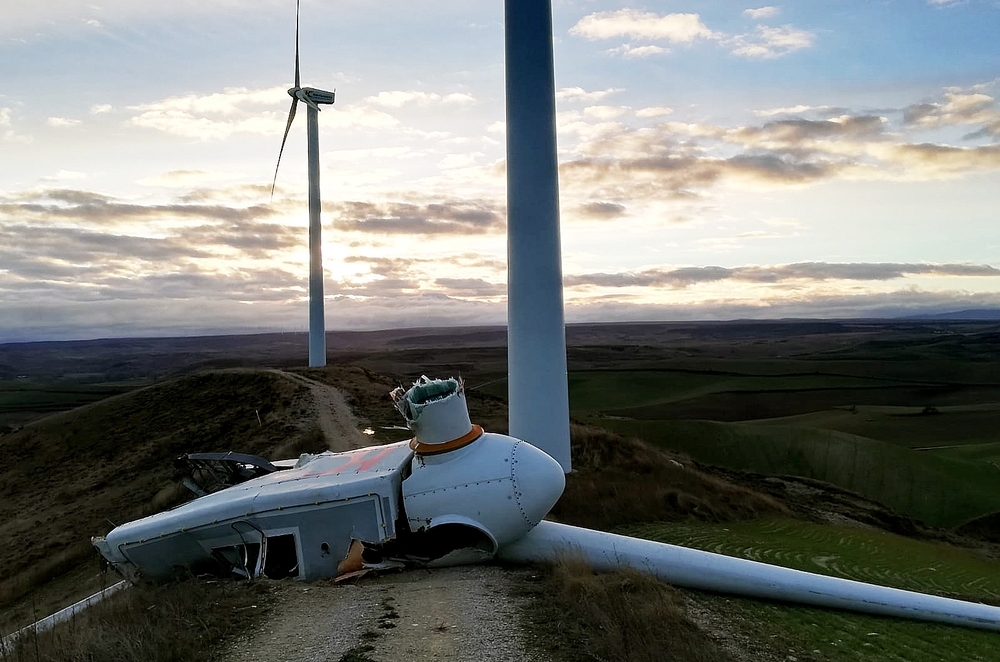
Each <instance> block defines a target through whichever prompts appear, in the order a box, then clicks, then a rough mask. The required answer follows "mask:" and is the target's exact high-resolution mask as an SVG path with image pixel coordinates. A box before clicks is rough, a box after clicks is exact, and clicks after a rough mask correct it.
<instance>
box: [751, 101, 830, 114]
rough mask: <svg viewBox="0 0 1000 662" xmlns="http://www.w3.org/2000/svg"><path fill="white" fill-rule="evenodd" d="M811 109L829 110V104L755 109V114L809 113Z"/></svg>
mask: <svg viewBox="0 0 1000 662" xmlns="http://www.w3.org/2000/svg"><path fill="white" fill-rule="evenodd" d="M811 110H820V111H822V110H829V106H806V105H804V104H799V105H797V106H788V107H785V108H768V109H764V110H755V111H754V115H756V116H757V117H773V116H774V115H801V114H802V113H807V112H809V111H811Z"/></svg>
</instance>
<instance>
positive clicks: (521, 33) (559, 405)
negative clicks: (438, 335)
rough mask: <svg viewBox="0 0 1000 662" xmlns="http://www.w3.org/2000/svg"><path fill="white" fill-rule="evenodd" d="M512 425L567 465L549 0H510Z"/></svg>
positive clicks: (509, 358)
mask: <svg viewBox="0 0 1000 662" xmlns="http://www.w3.org/2000/svg"><path fill="white" fill-rule="evenodd" d="M505 35H506V75H507V363H508V367H507V370H508V397H509V406H510V410H509V417H510V419H509V421H510V434H511V436H513V437H517V438H519V439H524V440H525V441H527V442H529V443H531V444H532V445H534V446H537V447H538V448H540V449H542V450H543V451H545V452H546V453H548V454H549V455H551V456H552V457H553V458H555V459H556V460H557V461H558V462H559V464H560V465H561V466H562V468H563V471H565V472H566V473H569V471H570V469H571V468H572V467H571V462H570V442H569V395H568V387H567V381H566V328H565V324H564V321H563V296H562V256H561V249H560V243H559V173H558V163H557V158H556V118H555V76H554V70H553V62H552V5H551V1H550V0H506V5H505Z"/></svg>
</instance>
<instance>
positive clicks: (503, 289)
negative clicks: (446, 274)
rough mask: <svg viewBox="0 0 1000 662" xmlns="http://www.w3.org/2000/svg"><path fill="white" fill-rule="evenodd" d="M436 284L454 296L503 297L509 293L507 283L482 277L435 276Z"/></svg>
mask: <svg viewBox="0 0 1000 662" xmlns="http://www.w3.org/2000/svg"><path fill="white" fill-rule="evenodd" d="M434 284H435V285H437V286H438V287H439V288H441V290H442V291H443V292H444V293H445V294H447V295H448V296H452V297H472V298H484V297H502V296H506V295H507V284H506V283H491V282H489V281H485V280H483V279H482V278H435V279H434Z"/></svg>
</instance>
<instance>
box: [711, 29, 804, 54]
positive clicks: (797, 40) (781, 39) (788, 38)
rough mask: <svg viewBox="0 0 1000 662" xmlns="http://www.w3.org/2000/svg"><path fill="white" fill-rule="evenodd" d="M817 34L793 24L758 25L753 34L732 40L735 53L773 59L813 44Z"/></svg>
mask: <svg viewBox="0 0 1000 662" xmlns="http://www.w3.org/2000/svg"><path fill="white" fill-rule="evenodd" d="M815 39H816V35H815V34H814V33H812V32H809V31H808V30H801V29H799V28H796V27H793V26H791V25H783V26H781V27H776V28H774V27H768V26H766V25H758V26H757V29H756V31H754V32H753V33H752V34H745V35H737V36H735V37H733V38H732V39H731V40H730V41H731V43H732V44H733V45H734V46H735V47H734V48H733V50H732V53H733V55H738V56H740V57H746V58H751V59H765V60H768V59H773V58H778V57H782V56H784V55H788V54H789V53H793V52H795V51H799V50H802V49H804V48H809V47H810V46H812V45H813V42H814V41H815Z"/></svg>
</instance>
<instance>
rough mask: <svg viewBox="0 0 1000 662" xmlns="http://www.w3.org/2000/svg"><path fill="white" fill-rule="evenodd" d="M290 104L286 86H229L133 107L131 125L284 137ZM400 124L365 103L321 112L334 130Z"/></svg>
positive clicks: (211, 136) (192, 135)
mask: <svg viewBox="0 0 1000 662" xmlns="http://www.w3.org/2000/svg"><path fill="white" fill-rule="evenodd" d="M289 103H290V101H289V98H288V95H287V93H286V92H285V88H284V87H272V88H264V89H257V90H250V89H247V88H227V89H225V90H224V91H222V92H216V93H213V94H206V95H197V94H187V95H183V96H176V97H169V98H167V99H162V100H160V101H155V102H152V103H147V104H139V105H135V106H130V107H129V110H132V111H135V112H136V113H137V114H136V115H134V116H133V117H132V119H131V121H130V123H131V124H132V125H133V126H137V127H141V128H147V129H154V130H157V131H163V132H165V133H169V134H172V135H176V136H180V137H183V138H189V139H193V140H202V141H205V140H224V139H226V138H228V137H230V136H232V135H235V134H258V135H281V134H282V132H283V131H284V128H285V118H286V113H287V111H286V110H285V109H286V108H287V107H288V104H289ZM278 109H280V112H277V111H278ZM398 124H399V120H397V119H396V118H394V117H393V116H392V115H389V114H387V113H385V112H382V111H380V110H376V109H373V108H369V107H364V106H362V105H354V106H347V107H345V108H338V107H336V106H331V107H329V108H327V109H325V110H324V112H323V125H324V127H330V128H333V129H341V130H354V129H360V130H375V129H386V128H389V127H393V126H396V125H398Z"/></svg>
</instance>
